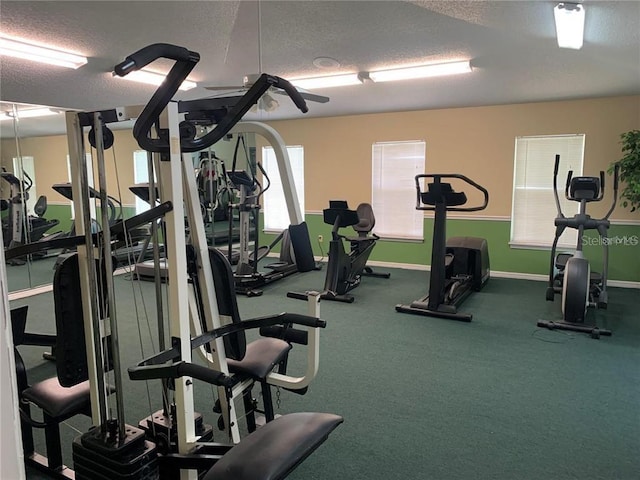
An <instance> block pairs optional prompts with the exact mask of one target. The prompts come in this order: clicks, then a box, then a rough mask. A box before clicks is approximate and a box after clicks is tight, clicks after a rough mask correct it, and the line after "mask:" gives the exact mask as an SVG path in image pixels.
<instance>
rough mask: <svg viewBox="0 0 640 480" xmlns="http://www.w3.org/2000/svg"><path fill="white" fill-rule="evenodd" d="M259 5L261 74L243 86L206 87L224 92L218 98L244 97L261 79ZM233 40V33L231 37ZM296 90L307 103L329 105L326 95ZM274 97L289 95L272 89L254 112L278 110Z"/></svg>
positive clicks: (277, 89)
mask: <svg viewBox="0 0 640 480" xmlns="http://www.w3.org/2000/svg"><path fill="white" fill-rule="evenodd" d="M256 4H257V9H258V10H257V14H258V15H257V16H258V23H257V27H258V72H260V73H250V74H247V75H245V76H244V78H243V80H242V85H226V86H211V87H205V88H206V89H207V90H212V91H219V92H223V93H221V94H219V95H216V97H217V98H224V97H239V96H242V95H243V94H244V93H245V92H246V91H247V90H249V88H251V86H252V85H253V84H254V83H255V82H256V80H258V78H259V77H260V75H261V74H262V73H263V70H262V28H261V27H262V12H261V7H262V6H261V2H260V0H258V1H257V2H256ZM231 38H233V32H232V35H231ZM296 90H297V91H298V92H299V93H300V95H301V96H302V98H304V99H305V100H307V101H310V102H317V103H327V102H328V101H329V97H326V96H324V95H317V94H314V93H310V92H308V91H306V90H304V89H301V88H299V87H296ZM274 95H285V96H287V93H286V92H285V91H284V90H282V89H280V88H276V87H271V88H270V89H269V90H268V91H267V92H266V93H265V94H264V95H263V96H262V97H261V98H260V100H259V101H258V103H257V104H256V106H254V108H252V110H253V111H256V110H258V111H265V112H272V111H274V110H276V109H277V108H278V106H279V105H280V103H279V102H278V100H277V99H276V98H274Z"/></svg>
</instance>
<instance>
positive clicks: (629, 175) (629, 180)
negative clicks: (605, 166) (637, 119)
mask: <svg viewBox="0 0 640 480" xmlns="http://www.w3.org/2000/svg"><path fill="white" fill-rule="evenodd" d="M620 139H621V141H620V144H621V145H622V153H623V154H624V156H623V157H622V158H621V159H620V160H618V161H616V162H612V163H611V165H609V173H611V172H613V170H614V168H615V167H616V165H617V166H618V167H619V169H620V181H621V182H623V183H624V185H623V189H622V193H621V194H620V196H621V198H622V199H623V201H622V206H623V207H625V208H627V207H628V206H631V211H632V212H634V211H636V210H638V209H640V130H631V131H629V132H625V133H623V134H621V135H620Z"/></svg>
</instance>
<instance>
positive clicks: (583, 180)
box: [538, 155, 618, 339]
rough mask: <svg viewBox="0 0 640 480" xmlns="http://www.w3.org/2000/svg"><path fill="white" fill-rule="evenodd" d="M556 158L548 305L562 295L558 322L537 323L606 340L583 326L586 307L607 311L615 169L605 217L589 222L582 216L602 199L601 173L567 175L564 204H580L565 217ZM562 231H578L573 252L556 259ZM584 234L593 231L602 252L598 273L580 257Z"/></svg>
mask: <svg viewBox="0 0 640 480" xmlns="http://www.w3.org/2000/svg"><path fill="white" fill-rule="evenodd" d="M559 164H560V155H556V160H555V166H554V170H553V193H554V196H555V200H556V208H557V210H558V216H557V218H556V219H555V226H556V234H555V238H554V239H553V245H552V247H551V260H550V266H549V285H548V287H547V291H546V297H547V300H548V301H551V302H552V301H553V300H554V298H555V295H556V294H561V295H562V317H563V320H562V321H560V322H554V321H548V320H539V321H538V326H539V327H546V328H548V329H550V330H553V329H556V328H557V329H560V330H572V331H576V332H584V333H589V334H590V335H591V337H592V338H596V339H597V338H600V335H605V336H610V335H611V331H610V330H607V329H603V328H598V327H597V326H596V325H588V324H585V318H586V315H587V309H588V307H595V308H602V309H605V308H607V303H608V294H607V274H608V264H609V241H608V237H607V231H608V230H609V225H610V222H609V217H610V216H611V214H612V213H613V210H614V209H615V207H616V201H617V200H616V199H617V197H618V166H616V167H615V169H614V173H613V200H612V203H611V207H610V208H609V211H608V212H607V214H606V215H605V216H604V217H602V218H600V219H595V218H591V216H590V215H588V214H587V213H586V210H587V203H590V202H599V201H601V200H602V199H603V197H604V171H600V177H599V178H598V177H587V176H580V177H574V176H573V171H572V170H569V172H568V173H567V182H566V185H565V197H566V198H567V200H572V201H574V202H579V203H580V208H579V211H578V213H576V214H575V215H574V216H573V217H565V216H564V214H563V213H562V208H561V207H560V199H559V197H558V188H557V185H558V182H557V179H558V166H559ZM566 228H574V229H576V230H578V240H577V244H576V251H575V253H574V254H573V255H572V254H570V253H560V254H558V255H556V247H557V245H558V240H559V239H560V236H561V235H562V233H563V232H564V231H565V229H566ZM585 230H597V231H598V235H599V240H600V243H601V244H602V248H603V260H602V273H597V272H593V271H591V265H590V264H589V260H587V259H586V258H585V257H584V254H583V251H582V247H583V242H584V231H585Z"/></svg>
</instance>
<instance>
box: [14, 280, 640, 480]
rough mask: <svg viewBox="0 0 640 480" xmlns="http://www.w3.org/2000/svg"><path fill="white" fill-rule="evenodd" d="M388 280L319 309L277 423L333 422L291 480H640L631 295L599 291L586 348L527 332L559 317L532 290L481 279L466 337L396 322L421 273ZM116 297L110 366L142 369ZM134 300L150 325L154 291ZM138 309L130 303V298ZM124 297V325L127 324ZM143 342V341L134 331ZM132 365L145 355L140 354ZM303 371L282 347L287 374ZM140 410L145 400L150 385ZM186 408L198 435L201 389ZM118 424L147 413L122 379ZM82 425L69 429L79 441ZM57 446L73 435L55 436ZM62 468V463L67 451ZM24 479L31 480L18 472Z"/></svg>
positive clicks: (244, 306)
mask: <svg viewBox="0 0 640 480" xmlns="http://www.w3.org/2000/svg"><path fill="white" fill-rule="evenodd" d="M390 271H391V272H392V277H391V279H389V280H384V279H376V278H365V279H364V280H363V283H362V285H361V286H360V287H358V288H357V289H356V290H354V291H353V293H354V295H355V296H356V301H355V303H353V304H342V303H334V302H328V301H325V302H322V303H321V309H322V317H323V318H324V319H326V320H327V322H328V327H327V328H326V330H324V331H323V332H322V343H321V345H322V346H321V364H320V371H319V374H318V377H317V378H316V380H315V381H314V383H313V384H312V386H311V388H310V390H309V392H308V394H307V395H306V396H298V395H295V394H292V393H289V392H282V394H281V406H280V410H279V412H280V413H287V412H293V411H303V410H304V411H326V412H333V413H338V414H340V415H343V416H344V418H345V423H344V424H343V425H342V426H341V427H339V428H338V429H337V430H336V431H335V432H334V433H333V434H332V435H331V436H330V437H329V439H328V441H327V442H326V443H325V444H324V445H323V446H322V447H321V448H320V449H319V450H318V451H316V452H315V453H314V454H313V455H312V456H311V457H310V458H308V459H307V460H306V461H305V462H304V463H303V464H302V465H301V466H300V467H299V468H298V469H297V470H296V471H295V472H294V473H293V474H292V475H291V476H290V478H292V479H307V480H310V479H349V480H351V479H362V480H382V479H385V480H388V479H422V478H432V479H465V480H467V479H471V478H486V479H489V478H491V479H540V480H543V479H544V480H547V479H580V480H595V479H619V480H631V479H637V478H638V472H639V471H640V457H639V456H638V451H640V416H639V414H638V406H639V405H640V369H639V368H638V365H639V364H640V348H639V347H640V324H639V323H638V321H637V320H636V319H637V316H638V315H637V311H638V306H639V304H638V300H637V298H638V291H637V290H625V289H611V291H610V305H609V309H608V310H607V311H605V312H594V313H596V314H597V318H598V320H599V321H600V322H606V326H608V327H609V328H611V329H612V330H613V336H612V337H603V338H602V339H601V340H593V339H591V338H589V336H587V335H585V334H578V333H570V332H557V331H553V332H551V331H548V330H541V329H539V328H537V327H536V321H537V320H538V319H539V318H545V319H558V317H559V309H560V305H559V302H555V303H550V302H545V300H544V296H545V295H544V289H545V284H544V283H542V282H532V281H522V280H506V279H492V280H491V281H490V282H489V284H488V285H487V286H486V288H485V289H484V290H483V291H482V292H480V293H477V294H474V295H473V296H471V297H469V298H468V299H467V301H466V302H465V303H464V305H463V306H462V310H463V311H468V312H473V314H474V319H473V322H472V323H470V324H466V323H459V322H453V321H447V320H440V319H434V318H426V317H420V316H413V315H405V314H400V313H396V312H395V310H394V306H395V304H396V303H407V302H410V301H411V300H414V299H416V298H418V297H419V296H421V295H422V294H423V293H424V292H425V291H426V285H427V281H428V274H427V273H426V272H419V271H409V270H395V269H394V270H390ZM323 278H324V271H323V272H312V273H308V274H303V275H294V276H292V277H289V278H286V279H284V280H282V281H280V282H277V283H274V284H272V285H270V286H268V287H267V288H266V289H265V293H264V295H263V296H262V297H259V298H251V299H247V298H245V297H240V299H239V302H240V309H241V313H242V315H243V316H244V317H245V318H246V317H250V316H258V315H264V314H267V313H274V312H278V311H284V310H288V311H297V312H301V313H304V312H305V311H306V307H305V305H304V303H303V302H300V301H296V300H292V299H288V298H286V296H285V294H286V292H287V291H288V290H300V289H307V288H312V287H315V288H320V287H321V286H322V284H323ZM116 283H117V288H118V292H117V299H118V300H119V301H120V305H122V307H121V309H119V311H118V314H119V318H120V325H121V326H120V333H121V346H122V351H123V364H124V365H130V364H132V363H134V362H136V361H137V360H138V359H139V358H141V356H142V355H141V353H140V346H139V345H140V342H139V340H138V333H137V332H138V327H137V326H136V325H135V321H134V318H133V311H134V308H133V305H134V303H133V297H132V293H131V291H132V284H131V282H129V281H127V280H126V279H125V278H124V277H119V278H118V280H117V281H116ZM135 288H136V289H138V288H139V289H141V291H142V298H144V299H145V301H146V303H147V307H148V309H149V316H150V322H151V325H153V322H154V320H153V318H154V317H153V313H152V310H153V308H152V306H151V305H150V303H151V302H152V301H153V286H152V284H150V283H143V284H141V285H140V286H139V287H137V286H136V287H135ZM138 296H139V297H140V295H138ZM24 303H29V304H30V305H31V307H30V320H29V322H30V323H29V325H30V326H31V328H32V329H35V328H36V327H37V326H38V325H48V328H49V330H51V328H52V313H51V312H52V308H53V307H52V305H53V304H52V301H51V297H50V296H49V295H41V296H40V297H38V298H35V299H29V300H24V301H20V302H15V305H19V304H24ZM141 310H142V307H141V301H140V300H139V299H138V311H141ZM149 329H152V330H154V331H155V327H153V326H150V327H147V326H146V325H145V326H143V328H142V330H143V336H144V338H145V339H147V340H148V337H149V335H148V333H147V332H148V330H149ZM144 343H145V352H144V354H145V355H148V354H149V353H150V350H149V345H150V344H151V343H152V342H150V341H145V342H144ZM23 350H24V352H25V360H26V361H27V362H28V363H30V364H31V365H35V366H34V368H33V369H32V372H31V374H32V378H34V379H37V378H40V377H42V376H47V375H50V374H52V372H53V367H52V365H49V364H47V363H46V362H44V361H43V360H41V358H40V353H41V350H38V349H37V348H34V347H27V348H24V349H23ZM303 359H304V357H303V356H302V355H301V353H300V349H297V350H296V351H295V352H294V354H293V358H292V361H291V364H292V366H293V365H295V364H296V362H297V361H303ZM149 391H150V395H151V398H152V399H153V401H152V403H153V408H157V406H158V404H157V403H156V400H157V398H158V388H157V386H156V385H154V384H149ZM197 395H198V398H197V405H196V409H197V410H199V411H200V412H202V413H203V414H204V415H205V416H207V418H208V419H209V421H210V422H211V423H215V416H214V415H211V414H210V413H211V410H210V408H211V402H210V389H209V388H208V387H205V386H203V387H201V388H199V390H198V392H197ZM125 400H126V403H127V407H126V414H127V421H128V422H129V423H137V421H138V419H140V418H142V417H143V416H145V415H147V414H148V410H149V407H148V400H147V389H146V387H145V386H144V384H142V383H134V382H130V381H128V380H127V387H126V392H125ZM87 423H88V422H86V421H85V420H83V421H77V420H74V421H73V422H72V424H73V425H74V426H75V427H76V428H78V429H79V430H81V431H84V429H86V428H87ZM63 428H64V430H65V437H66V438H68V439H70V438H72V437H73V436H74V435H75V434H76V433H75V432H73V430H71V429H70V428H66V427H63ZM66 454H67V455H68V457H67V458H69V455H70V454H69V449H67V452H66ZM29 478H40V477H38V476H37V475H35V474H31V475H30V476H29Z"/></svg>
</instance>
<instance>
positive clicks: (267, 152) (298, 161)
mask: <svg viewBox="0 0 640 480" xmlns="http://www.w3.org/2000/svg"><path fill="white" fill-rule="evenodd" d="M287 153H288V154H289V161H290V163H291V171H292V172H293V181H294V183H295V186H296V192H297V194H298V203H299V204H300V211H301V212H302V214H303V216H304V148H303V147H302V146H291V147H289V146H288V147H287ZM262 167H263V168H264V170H265V171H266V172H267V175H268V176H269V180H270V181H271V187H269V189H268V190H267V191H266V192H265V194H264V197H263V201H264V229H265V230H267V231H276V232H280V231H282V230H284V229H285V228H289V224H290V222H289V211H288V210H287V203H286V202H285V199H284V191H283V189H282V180H281V178H280V171H279V169H278V161H277V160H276V155H275V153H274V151H273V148H272V147H263V148H262ZM263 186H266V185H263Z"/></svg>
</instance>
